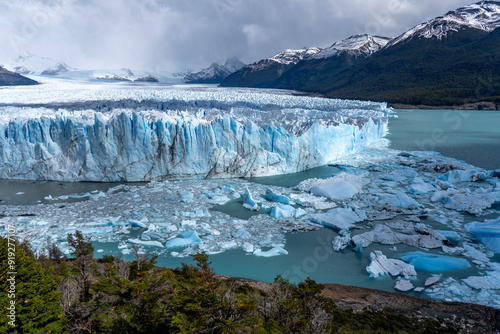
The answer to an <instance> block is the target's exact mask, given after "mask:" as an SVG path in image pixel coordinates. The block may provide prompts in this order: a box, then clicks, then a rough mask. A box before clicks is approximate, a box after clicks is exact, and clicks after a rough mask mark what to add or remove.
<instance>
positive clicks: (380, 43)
mask: <svg viewBox="0 0 500 334" xmlns="http://www.w3.org/2000/svg"><path fill="white" fill-rule="evenodd" d="M390 40H391V39H390V38H387V37H381V36H371V35H355V36H351V37H349V38H346V39H344V40H341V41H338V42H335V43H334V44H333V45H332V46H330V47H328V48H325V49H323V50H321V51H320V52H318V53H316V54H314V55H313V56H311V58H312V59H323V58H329V57H334V56H338V55H339V54H342V53H347V54H349V55H351V56H355V57H359V56H370V55H372V54H373V53H375V52H377V51H378V50H380V49H381V48H383V47H384V46H385V45H386V44H387V43H389V41H390Z"/></svg>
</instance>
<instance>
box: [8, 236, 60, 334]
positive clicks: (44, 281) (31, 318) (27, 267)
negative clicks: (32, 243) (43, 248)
mask: <svg viewBox="0 0 500 334" xmlns="http://www.w3.org/2000/svg"><path fill="white" fill-rule="evenodd" d="M13 248H15V251H13V252H10V253H13V254H14V255H15V256H13V257H12V258H14V265H13V266H14V267H13V268H11V267H10V266H9V262H8V257H7V254H8V253H9V252H8V250H9V249H10V250H13ZM10 250H9V251H10ZM9 272H15V273H16V274H8V273H9ZM0 276H2V277H3V278H2V279H1V280H0V291H2V298H0V308H1V309H2V310H6V309H7V308H8V307H10V305H11V301H14V304H13V305H14V307H15V322H14V324H15V326H14V327H12V326H11V325H10V324H9V322H10V321H11V319H9V318H7V317H6V316H5V315H6V312H5V313H4V314H3V315H2V316H1V317H0V333H50V332H52V333H63V332H64V327H65V324H66V318H65V317H64V316H63V310H62V307H61V305H60V303H59V296H60V294H59V292H58V283H57V281H56V280H55V278H54V277H53V276H52V274H51V270H50V269H43V268H42V266H41V265H40V263H38V262H37V260H36V258H35V257H34V255H33V254H32V253H30V252H29V251H26V247H25V245H23V244H19V243H18V242H16V241H12V240H7V239H5V238H2V237H0ZM12 278H13V279H12ZM8 279H11V280H8ZM11 283H13V284H11ZM11 291H12V293H10V292H11ZM6 292H7V293H6Z"/></svg>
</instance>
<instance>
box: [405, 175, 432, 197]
mask: <svg viewBox="0 0 500 334" xmlns="http://www.w3.org/2000/svg"><path fill="white" fill-rule="evenodd" d="M407 189H408V191H409V192H410V193H412V194H415V195H420V194H426V193H428V192H433V191H436V188H435V187H434V186H433V185H432V184H430V183H427V182H425V181H424V180H422V179H421V178H419V177H416V178H414V179H413V181H412V182H411V183H410V185H409V186H408V187H407Z"/></svg>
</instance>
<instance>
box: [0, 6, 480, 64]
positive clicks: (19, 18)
mask: <svg viewBox="0 0 500 334" xmlns="http://www.w3.org/2000/svg"><path fill="white" fill-rule="evenodd" d="M473 2H475V1H474V0H465V1H464V0H0V29H1V32H2V33H1V34H0V40H1V43H2V44H1V45H2V46H1V47H0V64H2V63H3V64H7V63H10V62H11V61H12V60H13V59H14V58H15V57H16V56H17V55H18V54H22V53H25V52H31V53H34V54H37V55H40V56H45V57H50V58H53V59H56V60H64V61H65V62H66V63H67V64H68V65H70V66H73V67H77V68H80V69H96V68H121V67H129V68H134V69H145V70H149V71H158V70H167V71H175V70H179V69H183V68H193V69H199V68H202V67H206V66H207V65H209V64H210V63H212V62H219V63H220V62H224V60H225V59H226V58H229V57H232V56H237V57H238V58H240V59H241V60H242V61H243V62H245V63H251V62H254V61H257V60H259V59H261V58H267V57H270V56H272V55H274V54H276V53H277V52H279V51H281V50H283V49H287V48H296V49H301V48H303V47H310V46H318V47H327V46H329V45H331V44H332V43H334V42H335V41H337V40H340V39H343V38H346V37H348V36H351V35H354V34H364V33H369V34H377V35H382V36H388V37H392V36H396V35H399V34H401V33H403V32H404V31H406V30H407V29H409V28H411V27H413V26H415V25H417V24H419V23H421V22H424V21H427V20H428V19H430V18H433V17H435V16H439V15H442V14H444V13H446V12H448V11H449V10H453V9H456V8H458V7H460V6H463V5H467V4H471V3H473Z"/></svg>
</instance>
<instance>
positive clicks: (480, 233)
mask: <svg viewBox="0 0 500 334" xmlns="http://www.w3.org/2000/svg"><path fill="white" fill-rule="evenodd" d="M465 229H466V230H467V231H468V232H469V233H471V234H472V235H474V237H475V238H476V239H477V240H478V241H479V242H480V243H482V244H483V245H485V246H486V247H488V248H489V249H491V250H492V251H494V252H495V253H499V254H500V217H499V218H497V219H495V220H492V221H490V222H487V223H479V222H472V223H469V224H467V225H465Z"/></svg>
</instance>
